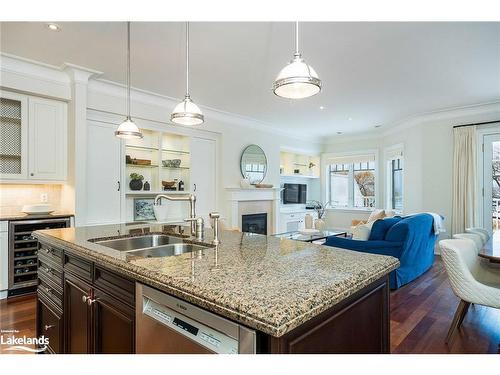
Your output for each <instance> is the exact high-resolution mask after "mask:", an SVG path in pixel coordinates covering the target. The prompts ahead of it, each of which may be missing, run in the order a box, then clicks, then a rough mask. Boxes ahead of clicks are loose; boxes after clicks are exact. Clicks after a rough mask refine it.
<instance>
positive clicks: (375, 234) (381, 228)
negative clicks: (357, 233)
mask: <svg viewBox="0 0 500 375" xmlns="http://www.w3.org/2000/svg"><path fill="white" fill-rule="evenodd" d="M400 220H401V217H400V216H394V217H390V218H385V219H379V220H377V221H376V222H374V223H373V226H372V230H371V233H370V237H369V240H370V241H382V240H385V236H386V234H387V231H388V230H389V229H390V228H391V227H392V226H393V225H394V224H396V223H397V222H398V221H400Z"/></svg>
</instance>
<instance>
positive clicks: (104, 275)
mask: <svg viewBox="0 0 500 375" xmlns="http://www.w3.org/2000/svg"><path fill="white" fill-rule="evenodd" d="M94 285H95V286H96V287H98V288H100V289H101V290H104V291H105V292H107V293H108V294H110V295H111V296H113V297H115V298H117V299H119V300H120V301H122V302H125V303H126V304H128V305H130V306H135V282H134V281H131V280H129V279H126V278H124V277H122V276H119V275H117V274H115V273H114V272H111V271H109V270H107V269H105V268H102V267H100V266H96V267H95V274H94Z"/></svg>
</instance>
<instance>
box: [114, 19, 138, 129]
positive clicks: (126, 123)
mask: <svg viewBox="0 0 500 375" xmlns="http://www.w3.org/2000/svg"><path fill="white" fill-rule="evenodd" d="M115 136H117V137H118V138H125V139H132V138H142V133H141V131H140V130H139V128H138V127H137V125H136V124H135V122H134V121H133V120H132V118H131V117H130V22H127V118H125V120H123V122H122V123H121V124H120V126H118V129H117V130H116V131H115Z"/></svg>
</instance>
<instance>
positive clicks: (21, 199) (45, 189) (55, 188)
mask: <svg viewBox="0 0 500 375" xmlns="http://www.w3.org/2000/svg"><path fill="white" fill-rule="evenodd" d="M61 190H62V185H52V184H41V185H17V184H0V211H1V212H2V214H3V215H11V214H16V213H19V212H20V211H21V209H22V207H23V206H24V205H25V204H36V203H41V200H40V195H41V194H47V197H48V202H47V203H50V204H52V205H53V207H54V209H55V210H56V211H60V210H61V209H62V207H61Z"/></svg>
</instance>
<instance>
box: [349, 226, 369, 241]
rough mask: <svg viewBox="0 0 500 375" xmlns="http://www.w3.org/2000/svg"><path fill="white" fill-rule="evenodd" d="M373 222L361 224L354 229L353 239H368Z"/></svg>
mask: <svg viewBox="0 0 500 375" xmlns="http://www.w3.org/2000/svg"><path fill="white" fill-rule="evenodd" d="M372 225H373V223H367V224H360V225H358V226H357V227H356V228H354V230H353V231H352V239H353V240H358V241H368V238H370V233H371V230H372Z"/></svg>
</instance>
